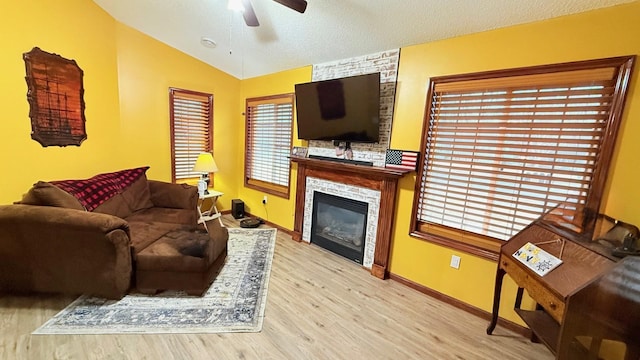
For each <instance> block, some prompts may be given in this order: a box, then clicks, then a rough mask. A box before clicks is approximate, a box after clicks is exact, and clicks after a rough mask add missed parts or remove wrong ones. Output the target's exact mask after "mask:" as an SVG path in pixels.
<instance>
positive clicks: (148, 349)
mask: <svg viewBox="0 0 640 360" xmlns="http://www.w3.org/2000/svg"><path fill="white" fill-rule="evenodd" d="M224 221H225V223H226V224H227V225H228V226H232V227H233V226H237V222H236V221H235V220H234V219H233V218H231V217H230V216H229V215H225V216H224ZM0 296H1V297H0V359H349V360H355V359H394V360H395V359H498V360H499V359H519V360H520V359H536V360H540V359H542V360H544V359H553V356H552V355H551V353H550V352H549V351H548V350H547V349H546V348H545V347H544V346H543V345H541V344H532V343H531V342H529V341H528V339H525V338H522V337H520V336H519V335H515V334H513V333H511V332H509V331H507V330H505V329H503V328H500V327H498V328H497V329H496V330H495V332H494V335H492V336H488V335H486V333H485V329H486V326H487V322H486V321H485V320H482V319H480V318H478V317H475V316H473V315H470V314H468V313H466V312H464V311H462V310H459V309H456V308H454V307H453V306H450V305H448V304H445V303H442V302H440V301H438V300H435V299H433V298H431V297H429V296H426V295H424V294H422V293H420V292H417V291H415V290H413V289H410V288H408V287H406V286H404V285H402V284H400V283H398V282H395V281H393V280H384V281H383V280H379V279H377V278H375V277H373V276H371V275H370V274H369V273H368V272H367V271H365V270H364V269H363V268H362V267H360V266H359V265H357V264H355V263H352V262H350V261H348V260H345V259H343V258H342V257H339V256H337V255H334V254H332V253H329V252H327V251H325V250H323V249H321V248H319V247H316V246H314V245H307V244H304V243H296V242H294V241H292V240H291V238H290V237H289V236H288V235H286V234H285V233H283V232H280V231H279V232H278V238H277V243H276V250H275V257H274V260H273V267H272V272H271V278H270V283H269V295H268V297H267V305H266V311H265V319H264V324H263V328H262V332H260V333H246V334H234V333H231V334H196V335H193V334H176V335H31V332H32V331H33V330H35V329H36V328H38V327H39V326H40V325H42V324H43V323H44V322H45V321H46V320H48V319H49V318H51V317H52V316H53V315H55V314H56V313H57V312H58V311H60V310H62V309H63V308H64V307H65V306H67V305H68V304H69V303H71V301H72V300H73V297H70V296H56V295H33V296H7V295H0Z"/></svg>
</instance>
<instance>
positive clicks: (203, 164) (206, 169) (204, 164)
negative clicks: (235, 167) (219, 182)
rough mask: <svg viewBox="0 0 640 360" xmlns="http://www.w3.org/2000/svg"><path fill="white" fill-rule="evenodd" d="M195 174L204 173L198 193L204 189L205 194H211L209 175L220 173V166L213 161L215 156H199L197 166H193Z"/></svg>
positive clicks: (201, 154)
mask: <svg viewBox="0 0 640 360" xmlns="http://www.w3.org/2000/svg"><path fill="white" fill-rule="evenodd" d="M193 171H194V172H199V173H202V176H201V178H200V180H198V191H200V189H204V191H203V192H202V193H203V194H208V193H209V190H208V189H209V174H210V173H214V172H216V171H218V165H216V161H215V160H213V155H211V153H208V152H203V153H200V155H198V159H197V160H196V164H195V165H194V166H193Z"/></svg>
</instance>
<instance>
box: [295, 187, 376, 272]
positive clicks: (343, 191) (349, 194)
mask: <svg viewBox="0 0 640 360" xmlns="http://www.w3.org/2000/svg"><path fill="white" fill-rule="evenodd" d="M317 194H328V195H331V196H335V197H340V198H344V199H350V200H354V201H359V202H362V203H364V204H366V205H367V214H366V228H365V234H364V235H365V238H364V243H363V258H362V262H361V264H362V265H363V266H364V267H366V268H368V269H371V267H372V265H373V256H374V252H375V247H376V232H377V229H378V213H379V211H378V210H379V208H380V191H376V190H372V189H367V188H364V187H360V186H355V185H350V184H345V183H339V182H335V181H330V180H325V179H320V178H315V177H307V180H306V190H305V199H306V200H305V206H304V214H303V231H302V241H305V242H312V239H311V238H312V236H311V234H312V232H311V231H312V227H313V203H314V202H315V197H316V195H317Z"/></svg>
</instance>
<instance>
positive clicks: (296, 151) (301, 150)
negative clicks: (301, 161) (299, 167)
mask: <svg viewBox="0 0 640 360" xmlns="http://www.w3.org/2000/svg"><path fill="white" fill-rule="evenodd" d="M308 150H309V148H306V147H302V146H294V147H293V149H291V156H292V157H298V158H306V157H307V152H308Z"/></svg>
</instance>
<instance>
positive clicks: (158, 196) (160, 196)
mask: <svg viewBox="0 0 640 360" xmlns="http://www.w3.org/2000/svg"><path fill="white" fill-rule="evenodd" d="M149 191H150V192H151V202H152V203H153V205H154V206H156V207H164V208H172V209H187V210H195V209H196V208H197V206H198V188H197V187H195V186H192V185H187V184H173V183H168V182H163V181H157V180H149Z"/></svg>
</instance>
